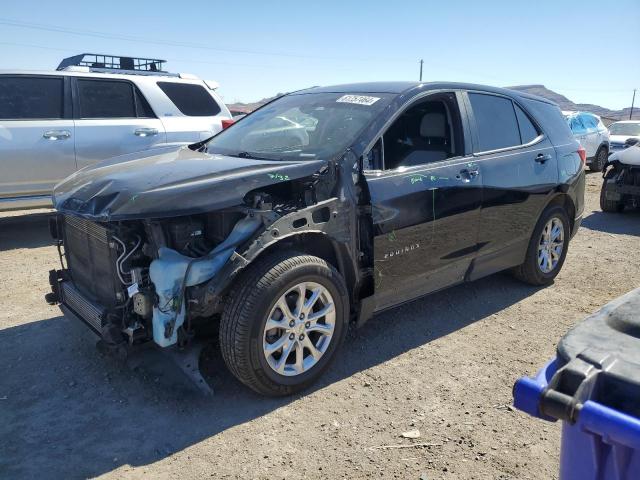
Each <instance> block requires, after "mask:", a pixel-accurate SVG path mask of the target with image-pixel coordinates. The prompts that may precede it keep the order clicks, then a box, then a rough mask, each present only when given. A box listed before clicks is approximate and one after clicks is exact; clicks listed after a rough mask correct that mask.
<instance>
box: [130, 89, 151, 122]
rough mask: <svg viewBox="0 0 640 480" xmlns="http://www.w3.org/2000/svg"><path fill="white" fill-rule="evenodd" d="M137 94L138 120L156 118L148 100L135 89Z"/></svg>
mask: <svg viewBox="0 0 640 480" xmlns="http://www.w3.org/2000/svg"><path fill="white" fill-rule="evenodd" d="M135 91H136V93H135V95H136V113H137V116H138V118H155V115H154V113H153V110H151V106H150V105H149V102H147V99H146V98H144V97H143V96H142V94H141V93H140V92H139V91H138V89H137V88H136V89H135Z"/></svg>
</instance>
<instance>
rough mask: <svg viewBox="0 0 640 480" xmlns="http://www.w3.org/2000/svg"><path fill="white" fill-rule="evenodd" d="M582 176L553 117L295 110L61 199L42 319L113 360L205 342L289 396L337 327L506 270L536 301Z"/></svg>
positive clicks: (383, 103) (233, 366) (284, 106)
mask: <svg viewBox="0 0 640 480" xmlns="http://www.w3.org/2000/svg"><path fill="white" fill-rule="evenodd" d="M581 157H583V152H580V146H579V144H578V143H577V142H576V141H575V140H574V138H573V136H572V134H571V131H570V130H569V128H568V126H567V124H566V122H565V120H564V118H563V117H562V114H561V112H560V110H559V108H558V107H557V106H556V105H555V104H553V103H551V102H549V101H547V100H544V99H542V98H538V97H534V96H530V95H527V94H524V93H519V92H515V91H510V90H503V89H498V88H491V87H484V86H478V85H469V84H460V83H363V84H353V85H341V86H335V87H324V88H311V89H308V90H303V91H299V92H295V93H292V94H288V95H285V96H283V97H280V98H278V99H277V100H274V101H272V102H271V103H268V104H267V105H265V106H263V107H262V108H260V109H259V110H257V111H255V112H254V113H252V114H250V115H248V116H246V117H244V118H243V119H242V120H240V121H239V122H237V123H236V124H235V125H233V126H231V127H230V128H228V129H226V130H224V131H222V132H221V133H219V134H218V135H216V136H214V137H212V138H211V139H209V140H207V141H203V142H199V143H196V144H193V145H190V146H188V147H187V146H184V147H182V148H177V147H175V146H174V147H170V146H168V147H162V148H158V149H155V150H151V151H146V152H143V153H139V154H135V155H129V156H125V157H119V158H117V159H116V160H110V161H106V162H104V163H102V164H99V165H97V166H95V167H92V168H89V169H85V170H82V171H80V172H78V173H76V174H75V175H73V176H71V177H69V178H68V179H67V180H66V181H64V182H63V183H61V184H60V185H58V186H57V187H56V189H55V191H54V198H53V200H54V205H55V207H56V209H57V210H58V212H59V214H58V215H57V217H56V218H55V221H54V222H52V233H53V235H54V237H55V238H56V239H57V240H58V244H59V247H60V252H61V260H62V262H63V267H62V269H60V270H56V271H52V272H51V276H50V281H51V285H52V290H53V291H52V293H50V294H48V295H47V300H48V301H49V302H50V303H60V305H61V307H62V309H63V311H64V312H65V314H67V315H69V316H75V317H78V318H79V319H81V320H83V321H84V322H85V323H86V324H87V325H88V326H89V327H91V328H92V329H93V330H94V331H95V332H96V333H97V334H99V335H100V336H101V337H102V343H103V344H104V345H108V346H110V347H113V348H115V349H120V350H122V349H129V348H134V347H135V346H136V345H139V344H143V343H146V342H151V341H153V342H155V344H157V345H158V346H160V347H163V348H168V349H176V348H179V347H183V348H186V347H188V346H189V344H190V342H191V341H192V339H193V338H194V334H195V333H197V332H199V331H200V332H201V331H205V330H207V327H210V326H211V325H217V327H218V331H219V339H220V349H221V351H222V356H223V358H224V360H225V361H226V364H227V365H228V367H229V369H230V370H231V372H233V374H234V375H235V376H236V377H237V378H238V379H240V380H241V381H242V382H243V383H245V384H246V385H248V386H249V387H251V388H253V389H254V390H256V391H258V392H260V393H263V394H267V395H286V394H290V393H292V392H295V391H298V390H300V389H302V388H304V387H305V386H307V385H309V384H311V383H312V382H313V381H315V380H316V379H317V378H318V377H319V375H320V374H321V373H322V372H323V371H324V370H325V369H326V368H327V366H328V365H329V363H330V362H331V361H332V360H333V358H334V357H335V354H336V350H337V349H338V347H339V346H340V344H341V342H342V340H343V338H344V337H345V334H346V331H347V327H348V324H349V321H350V320H353V322H354V323H356V324H357V325H358V326H361V325H363V323H364V322H365V321H366V320H367V319H368V318H370V317H371V316H372V315H373V314H374V313H375V312H378V311H381V310H383V309H386V308H390V307H393V306H395V305H398V304H400V303H403V302H407V301H410V300H412V299H415V298H417V297H419V296H422V295H425V294H428V293H430V292H434V291H436V290H439V289H443V288H446V287H449V286H451V285H455V284H459V283H462V282H466V281H473V280H475V279H478V278H481V277H484V276H486V275H489V274H492V273H494V272H498V271H500V270H505V269H512V271H513V273H514V274H515V276H516V277H517V278H519V279H521V280H523V281H525V282H528V283H530V284H533V285H546V284H548V283H550V282H552V281H553V279H554V277H555V276H556V275H557V274H558V272H559V271H560V269H561V267H562V264H563V262H564V259H565V256H566V254H567V248H568V245H569V240H570V238H571V237H572V236H573V235H574V234H575V232H576V231H577V229H578V227H579V225H580V222H581V219H582V211H583V206H584V200H583V196H584V168H583V167H584V163H583V159H582V158H581ZM209 330H210V328H209Z"/></svg>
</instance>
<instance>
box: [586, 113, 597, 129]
mask: <svg viewBox="0 0 640 480" xmlns="http://www.w3.org/2000/svg"><path fill="white" fill-rule="evenodd" d="M582 123H584V125H585V127H587V130H589V131H591V132H595V131H596V130H597V129H598V119H597V118H596V117H594V116H593V115H583V116H582Z"/></svg>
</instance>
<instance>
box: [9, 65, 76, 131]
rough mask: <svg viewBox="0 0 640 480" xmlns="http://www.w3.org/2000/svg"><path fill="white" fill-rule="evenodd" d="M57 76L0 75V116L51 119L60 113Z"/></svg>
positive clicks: (61, 88)
mask: <svg viewBox="0 0 640 480" xmlns="http://www.w3.org/2000/svg"><path fill="white" fill-rule="evenodd" d="M63 99H64V83H63V80H62V78H60V77H26V76H25V77H22V76H21V77H6V76H0V119H2V120H33V119H54V118H62V116H63Z"/></svg>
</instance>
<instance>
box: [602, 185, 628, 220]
mask: <svg viewBox="0 0 640 480" xmlns="http://www.w3.org/2000/svg"><path fill="white" fill-rule="evenodd" d="M607 180H608V178H606V177H605V179H604V180H603V181H602V188H601V189H600V209H601V210H602V211H603V212H607V213H621V212H622V211H623V210H624V202H621V201H619V200H607V193H606V191H607Z"/></svg>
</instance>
